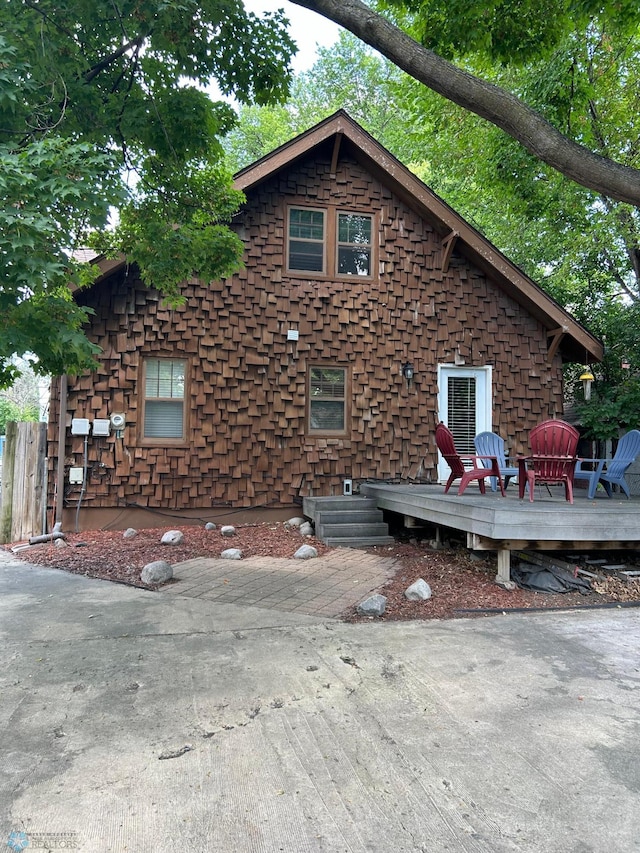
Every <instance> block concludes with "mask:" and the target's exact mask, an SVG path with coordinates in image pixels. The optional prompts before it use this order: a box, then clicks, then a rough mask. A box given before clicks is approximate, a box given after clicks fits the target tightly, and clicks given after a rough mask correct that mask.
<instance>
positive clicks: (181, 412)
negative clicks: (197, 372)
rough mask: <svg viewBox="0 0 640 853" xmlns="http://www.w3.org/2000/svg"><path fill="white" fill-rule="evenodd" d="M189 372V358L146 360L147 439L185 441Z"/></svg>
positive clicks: (144, 433) (145, 409)
mask: <svg viewBox="0 0 640 853" xmlns="http://www.w3.org/2000/svg"><path fill="white" fill-rule="evenodd" d="M186 369H187V362H186V360H185V359H180V358H145V359H144V362H143V380H142V381H143V388H144V411H143V425H142V438H143V439H150V440H158V441H161V442H163V443H164V442H166V441H169V442H171V441H184V440H185V437H186V424H185V398H186V393H185V392H186Z"/></svg>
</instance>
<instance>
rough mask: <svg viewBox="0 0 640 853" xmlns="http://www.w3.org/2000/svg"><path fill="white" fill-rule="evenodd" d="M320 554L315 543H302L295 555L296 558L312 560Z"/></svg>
mask: <svg viewBox="0 0 640 853" xmlns="http://www.w3.org/2000/svg"><path fill="white" fill-rule="evenodd" d="M317 556H318V552H317V551H316V549H315V548H314V547H313V545H301V546H300V547H299V548H298V550H297V551H296V553H295V554H294V555H293V559H294V560H311V559H313V558H314V557H317Z"/></svg>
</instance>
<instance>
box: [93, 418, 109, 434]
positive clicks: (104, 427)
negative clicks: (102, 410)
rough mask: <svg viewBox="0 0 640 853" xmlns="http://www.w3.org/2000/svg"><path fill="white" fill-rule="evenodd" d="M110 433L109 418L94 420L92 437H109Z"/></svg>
mask: <svg viewBox="0 0 640 853" xmlns="http://www.w3.org/2000/svg"><path fill="white" fill-rule="evenodd" d="M110 432H111V421H110V420H109V418H96V419H95V420H94V422H93V434H94V435H109V433H110Z"/></svg>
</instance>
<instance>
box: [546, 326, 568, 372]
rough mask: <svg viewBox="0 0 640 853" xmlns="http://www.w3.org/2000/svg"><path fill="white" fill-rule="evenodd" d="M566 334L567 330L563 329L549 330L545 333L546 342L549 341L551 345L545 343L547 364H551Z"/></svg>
mask: <svg viewBox="0 0 640 853" xmlns="http://www.w3.org/2000/svg"><path fill="white" fill-rule="evenodd" d="M566 333H567V330H566V329H565V328H564V327H561V328H559V329H551V330H550V331H549V332H547V342H549V341H551V343H547V364H551V363H552V361H553V359H554V358H555V355H556V353H557V352H558V347H559V346H560V343H561V342H562V339H563V338H564V336H565V335H566Z"/></svg>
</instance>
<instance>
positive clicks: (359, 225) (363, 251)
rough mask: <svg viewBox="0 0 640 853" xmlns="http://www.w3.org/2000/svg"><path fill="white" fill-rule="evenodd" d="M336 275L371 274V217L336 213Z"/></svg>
mask: <svg viewBox="0 0 640 853" xmlns="http://www.w3.org/2000/svg"><path fill="white" fill-rule="evenodd" d="M338 275H371V217H370V216H365V215H363V214H361V213H339V214H338Z"/></svg>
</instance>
